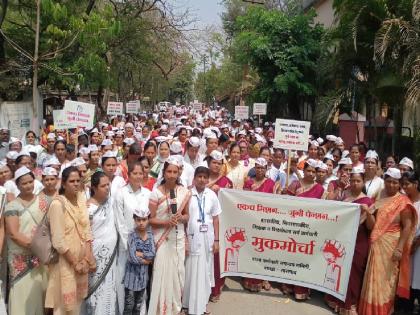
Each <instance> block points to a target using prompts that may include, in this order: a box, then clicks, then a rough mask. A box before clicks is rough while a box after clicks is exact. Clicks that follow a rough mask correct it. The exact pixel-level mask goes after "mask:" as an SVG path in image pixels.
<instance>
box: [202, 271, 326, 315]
mask: <svg viewBox="0 0 420 315" xmlns="http://www.w3.org/2000/svg"><path fill="white" fill-rule="evenodd" d="M323 296H324V294H323V293H320V292H316V291H313V290H312V294H311V299H310V300H308V301H305V302H295V300H294V299H293V298H289V297H288V296H283V295H282V293H281V292H280V290H279V289H278V288H272V289H271V291H261V292H260V293H251V292H248V291H246V290H244V289H243V288H242V286H241V284H240V278H228V279H227V280H226V285H225V287H224V289H223V293H222V295H221V297H220V301H218V302H217V303H211V302H210V304H209V310H210V311H211V313H212V315H255V314H259V315H260V314H262V315H271V314H276V315H277V314H280V315H282V314H284V315H331V314H333V313H332V312H331V311H330V310H329V309H328V307H327V306H326V305H325V304H324V300H323Z"/></svg>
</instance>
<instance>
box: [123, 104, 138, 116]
mask: <svg viewBox="0 0 420 315" xmlns="http://www.w3.org/2000/svg"><path fill="white" fill-rule="evenodd" d="M139 110H140V101H129V102H128V103H126V104H125V112H126V114H137V113H138V112H139Z"/></svg>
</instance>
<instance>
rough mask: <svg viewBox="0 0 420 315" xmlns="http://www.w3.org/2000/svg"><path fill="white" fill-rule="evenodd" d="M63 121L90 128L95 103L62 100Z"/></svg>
mask: <svg viewBox="0 0 420 315" xmlns="http://www.w3.org/2000/svg"><path fill="white" fill-rule="evenodd" d="M63 110H64V121H65V122H66V123H71V124H74V125H75V126H78V127H83V128H92V127H93V121H94V119H95V105H94V104H90V103H83V102H76V101H70V100H66V101H65V102H64V108H63Z"/></svg>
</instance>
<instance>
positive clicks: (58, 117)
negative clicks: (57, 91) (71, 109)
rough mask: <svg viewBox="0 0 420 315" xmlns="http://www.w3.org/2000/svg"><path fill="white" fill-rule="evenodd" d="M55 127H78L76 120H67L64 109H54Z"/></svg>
mask: <svg viewBox="0 0 420 315" xmlns="http://www.w3.org/2000/svg"><path fill="white" fill-rule="evenodd" d="M53 119H54V128H55V129H72V128H77V124H75V123H74V122H67V120H66V115H65V113H64V110H63V109H55V110H53Z"/></svg>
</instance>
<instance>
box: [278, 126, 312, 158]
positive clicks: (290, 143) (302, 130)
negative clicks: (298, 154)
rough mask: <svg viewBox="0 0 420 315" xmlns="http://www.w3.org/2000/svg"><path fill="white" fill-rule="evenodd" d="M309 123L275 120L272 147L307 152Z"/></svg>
mask: <svg viewBox="0 0 420 315" xmlns="http://www.w3.org/2000/svg"><path fill="white" fill-rule="evenodd" d="M310 128H311V123H310V122H309V121H300V120H289V119H276V125H275V129H274V142H273V146H274V147H278V148H282V149H288V150H302V151H308V143H309V129H310Z"/></svg>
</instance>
